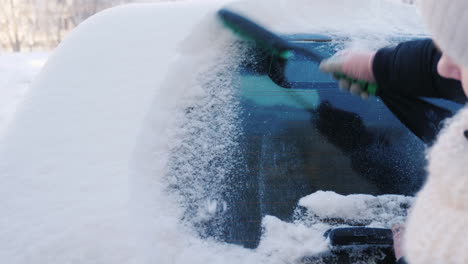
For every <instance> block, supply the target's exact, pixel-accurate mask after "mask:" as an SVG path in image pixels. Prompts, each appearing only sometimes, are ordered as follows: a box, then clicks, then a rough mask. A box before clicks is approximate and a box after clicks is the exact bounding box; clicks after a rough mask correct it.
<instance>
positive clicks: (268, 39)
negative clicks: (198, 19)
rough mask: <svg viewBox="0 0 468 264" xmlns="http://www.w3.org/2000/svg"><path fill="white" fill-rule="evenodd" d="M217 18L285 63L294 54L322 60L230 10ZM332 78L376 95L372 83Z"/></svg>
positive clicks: (338, 75)
mask: <svg viewBox="0 0 468 264" xmlns="http://www.w3.org/2000/svg"><path fill="white" fill-rule="evenodd" d="M218 17H219V18H220V19H221V21H222V22H223V24H224V25H225V26H226V27H227V28H229V29H231V30H232V31H233V32H234V33H235V34H236V35H238V36H240V37H241V38H243V39H246V40H250V41H254V42H255V43H256V44H257V45H259V46H260V47H262V48H264V49H266V50H268V51H270V52H271V53H272V54H273V55H274V56H276V57H278V58H279V59H281V60H284V61H287V60H288V59H290V58H293V57H294V56H295V54H301V55H302V56H304V57H306V58H307V59H309V60H311V61H313V62H316V63H317V64H320V62H321V61H322V60H323V59H324V58H323V57H322V56H321V55H320V54H318V53H316V52H314V51H311V50H307V49H304V48H303V47H301V46H299V45H296V44H294V43H291V42H289V41H287V40H285V39H283V38H281V37H280V36H278V35H276V34H275V33H273V32H271V31H269V30H267V29H266V28H264V27H262V26H260V25H259V24H257V23H255V22H253V21H252V20H250V19H248V18H246V17H244V16H242V15H240V14H238V13H235V12H233V11H231V10H228V9H221V10H219V11H218ZM334 77H335V78H337V79H346V80H348V81H350V82H352V83H358V84H359V85H360V86H361V87H362V88H363V89H364V90H365V91H367V92H368V93H369V95H373V96H375V95H376V93H377V85H376V84H374V83H369V82H366V81H363V80H357V79H354V78H351V77H349V76H346V75H344V74H341V73H336V74H334ZM276 79H277V80H275V79H274V80H273V81H275V82H277V83H278V82H279V84H280V86H282V87H285V88H292V87H290V86H289V85H287V84H286V83H284V82H283V81H281V80H279V79H280V78H276Z"/></svg>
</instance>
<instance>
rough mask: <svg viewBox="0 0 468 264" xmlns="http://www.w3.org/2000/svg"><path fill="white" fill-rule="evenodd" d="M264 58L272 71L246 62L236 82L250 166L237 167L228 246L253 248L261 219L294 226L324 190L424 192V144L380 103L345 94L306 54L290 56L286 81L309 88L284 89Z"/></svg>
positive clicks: (331, 48)
mask: <svg viewBox="0 0 468 264" xmlns="http://www.w3.org/2000/svg"><path fill="white" fill-rule="evenodd" d="M307 45H308V46H307V47H308V48H314V49H316V50H319V51H320V52H321V53H322V54H325V55H326V56H329V55H331V54H333V53H334V52H336V50H337V47H336V45H337V44H336V43H333V42H328V43H323V42H321V43H307ZM257 56H258V55H257ZM260 56H261V55H260ZM265 56H267V55H265ZM270 59H271V58H270ZM257 60H258V59H257ZM260 60H264V62H263V63H264V64H266V65H268V66H265V65H259V64H255V63H249V62H248V61H247V62H244V63H243V65H241V69H240V70H239V72H238V73H237V74H236V78H235V82H234V84H233V85H235V86H236V89H237V91H238V99H239V101H240V105H241V108H242V118H241V119H242V120H241V123H242V129H243V135H242V136H241V149H242V153H241V155H243V156H244V159H245V160H246V161H247V162H246V164H240V165H239V167H238V168H236V171H237V172H238V173H237V174H236V176H235V177H237V181H236V182H238V183H239V185H237V186H233V187H232V188H233V189H235V191H234V192H235V193H237V202H236V204H237V208H236V209H234V211H233V212H232V215H231V216H230V217H231V218H232V222H231V229H230V230H233V231H230V232H229V234H227V235H226V240H227V241H229V242H232V243H235V244H240V245H243V246H246V247H250V248H255V247H256V246H257V243H258V241H259V237H260V235H261V226H260V223H261V219H262V217H263V216H265V215H273V216H276V217H278V218H280V219H282V220H285V221H290V220H291V219H292V216H293V212H294V209H295V208H296V205H297V202H298V200H299V199H300V198H301V197H304V196H306V195H308V194H311V193H313V192H315V191H318V190H330V191H334V192H337V193H339V194H354V193H364V194H372V195H381V194H403V195H412V194H414V193H415V192H416V191H417V190H418V189H419V187H420V186H421V184H422V182H423V180H424V177H425V172H424V156H423V153H424V151H423V150H424V146H423V144H422V142H421V141H420V140H419V139H418V138H416V137H415V136H414V135H413V134H411V132H409V131H408V129H406V128H405V127H404V126H403V125H402V124H401V123H400V122H399V121H398V119H396V118H395V117H394V116H393V114H392V113H391V112H390V111H389V110H388V109H387V108H386V106H385V105H384V104H383V103H382V102H381V101H380V100H378V99H377V98H372V99H370V100H367V101H364V100H361V99H360V98H358V97H356V96H352V95H350V94H349V93H345V92H341V91H340V90H339V89H338V87H337V84H336V82H335V81H333V79H332V78H331V77H330V76H329V75H326V74H323V73H321V72H320V71H319V70H318V66H317V65H316V64H315V63H310V62H307V61H305V60H304V59H303V58H301V57H297V58H293V59H292V60H293V61H292V63H290V65H288V66H287V67H286V70H285V71H284V72H285V74H286V76H285V78H287V79H289V80H290V81H295V82H308V83H310V84H311V85H309V86H307V87H305V88H297V89H285V88H283V87H280V86H278V85H277V84H276V83H275V82H273V81H272V80H271V78H270V77H269V76H268V70H271V68H268V67H271V65H272V64H273V63H272V62H271V61H269V59H266V60H265V58H261V59H260Z"/></svg>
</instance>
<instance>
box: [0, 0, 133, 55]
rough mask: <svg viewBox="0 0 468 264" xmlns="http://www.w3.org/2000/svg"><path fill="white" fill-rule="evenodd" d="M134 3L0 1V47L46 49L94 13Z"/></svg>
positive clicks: (116, 0) (117, 0) (122, 0)
mask: <svg viewBox="0 0 468 264" xmlns="http://www.w3.org/2000/svg"><path fill="white" fill-rule="evenodd" d="M126 2H133V0H0V47H1V48H3V49H5V50H8V51H13V52H21V51H25V50H29V51H32V50H48V49H52V48H54V47H55V46H57V45H58V44H59V43H60V42H61V41H62V39H63V38H64V36H65V35H66V33H68V32H69V31H70V30H71V29H73V28H74V27H76V26H77V25H78V24H79V23H81V22H82V21H84V20H85V19H86V18H88V17H90V16H92V15H93V14H95V13H97V12H99V11H101V10H103V9H106V8H109V7H112V6H115V5H118V4H123V3H126Z"/></svg>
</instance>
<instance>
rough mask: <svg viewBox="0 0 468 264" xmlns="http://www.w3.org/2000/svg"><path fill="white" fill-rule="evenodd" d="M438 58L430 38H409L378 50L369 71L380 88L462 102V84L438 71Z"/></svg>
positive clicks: (464, 98)
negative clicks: (410, 39)
mask: <svg viewBox="0 0 468 264" xmlns="http://www.w3.org/2000/svg"><path fill="white" fill-rule="evenodd" d="M440 57H441V53H440V51H439V50H438V49H437V47H436V46H435V45H434V42H433V41H432V40H431V39H422V40H414V41H408V42H404V43H401V44H399V45H398V46H396V47H392V48H383V49H380V50H379V51H377V53H376V54H375V57H374V61H373V63H372V71H373V73H374V76H375V79H376V81H377V84H378V87H379V90H381V91H386V92H390V93H398V94H401V95H407V96H423V97H434V98H444V99H448V100H451V101H455V102H458V103H465V102H466V101H467V98H466V96H465V94H464V93H463V88H462V86H461V83H460V82H459V81H456V80H452V79H446V78H443V77H441V76H440V75H439V73H438V72H437V63H438V62H439V59H440Z"/></svg>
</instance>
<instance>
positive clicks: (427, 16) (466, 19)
mask: <svg viewBox="0 0 468 264" xmlns="http://www.w3.org/2000/svg"><path fill="white" fill-rule="evenodd" d="M418 8H419V10H420V11H421V14H422V17H423V20H424V22H425V24H426V26H427V28H428V29H429V32H430V33H431V34H432V37H433V40H418V41H412V42H407V43H402V44H400V45H399V46H397V47H396V48H386V49H381V50H379V51H378V52H376V53H372V52H359V53H356V52H345V53H342V54H340V55H338V56H336V57H334V58H332V59H330V60H328V61H325V62H323V63H322V65H321V69H322V70H323V71H326V72H342V73H345V74H347V75H349V76H351V77H354V78H357V79H364V80H367V81H369V82H376V83H377V84H378V86H379V89H380V91H379V93H387V94H399V95H402V96H406V97H410V98H411V97H418V96H424V97H438V98H444V99H448V100H453V101H455V102H459V103H465V102H466V100H467V97H466V95H467V94H468V34H466V33H468V32H467V30H466V29H465V28H466V26H468V1H466V0H419V3H418ZM340 86H341V87H343V88H344V89H348V90H350V91H351V92H352V93H354V94H359V95H361V97H363V98H367V97H368V95H367V93H366V91H363V89H362V88H361V87H360V86H359V85H357V84H352V83H348V82H347V81H345V80H340ZM422 125H424V124H422ZM435 132H438V131H435ZM428 135H433V136H434V138H435V137H436V136H437V139H436V142H435V143H434V145H433V146H432V147H431V148H430V149H429V150H428V152H427V158H428V167H427V170H428V179H427V182H426V183H425V185H424V187H423V188H422V190H421V191H420V192H419V193H418V194H417V196H416V200H415V203H414V205H413V207H412V208H411V211H410V214H409V217H408V220H407V223H406V228H405V231H404V233H403V250H402V253H400V250H399V248H398V247H397V250H396V253H397V252H398V253H397V255H401V254H404V255H405V257H406V260H407V261H408V262H409V263H410V264H419V263H421V264H422V263H424V264H428V263H468V229H466V228H467V227H468V170H467V169H466V166H467V165H468V107H465V108H463V109H462V110H460V111H459V112H458V113H457V114H456V115H455V117H453V118H451V119H450V120H449V121H447V122H446V123H445V125H444V128H443V129H442V130H441V132H440V133H439V135H437V133H432V134H430V133H429V134H428ZM428 141H429V140H428ZM395 230H396V229H395ZM399 236H400V233H398V232H396V238H397V239H396V240H397V241H396V242H398V237H399ZM397 246H398V245H397ZM397 257H399V256H397Z"/></svg>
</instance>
